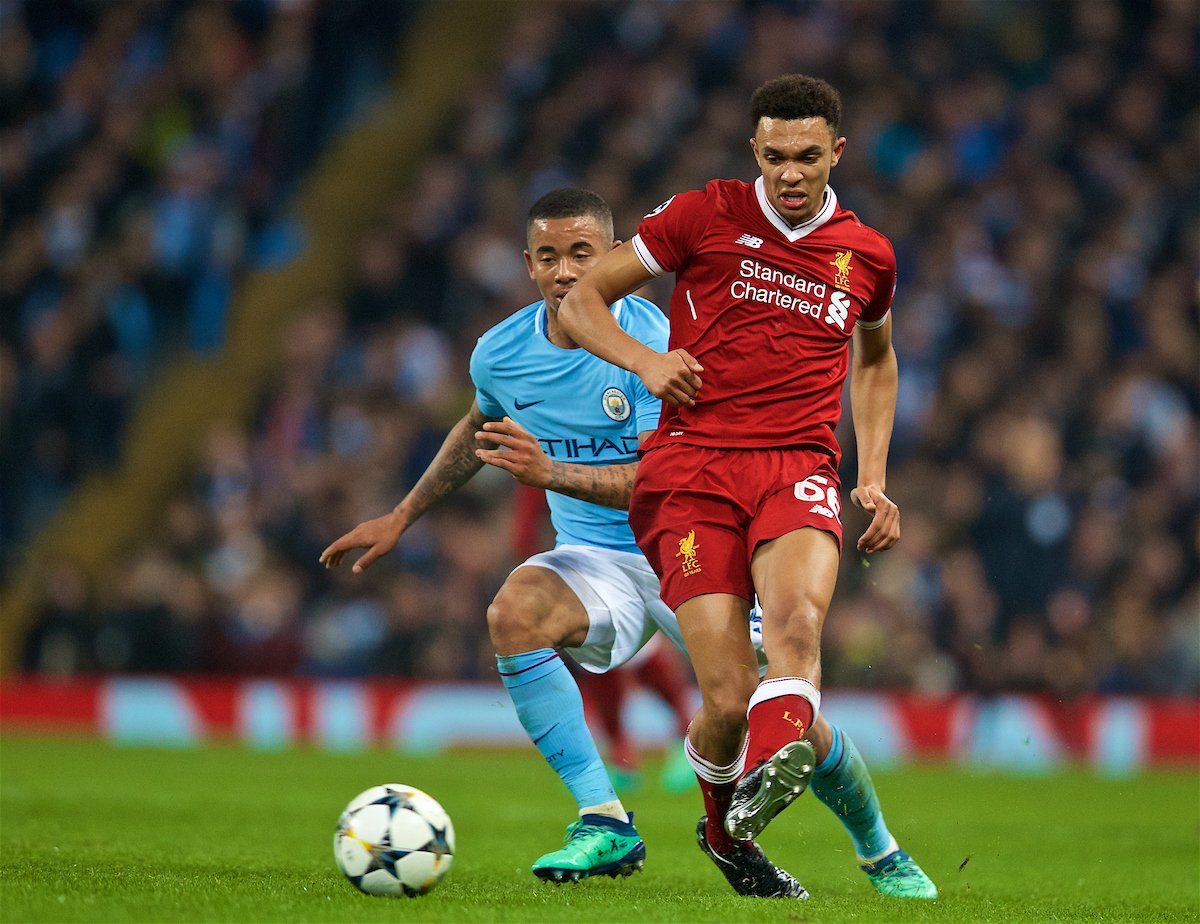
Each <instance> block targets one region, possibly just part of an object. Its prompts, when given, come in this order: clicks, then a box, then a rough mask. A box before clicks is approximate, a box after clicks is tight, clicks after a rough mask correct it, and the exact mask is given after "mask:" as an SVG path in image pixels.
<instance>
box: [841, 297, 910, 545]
mask: <svg viewBox="0 0 1200 924" xmlns="http://www.w3.org/2000/svg"><path fill="white" fill-rule="evenodd" d="M897 380H898V372H897V366H896V351H895V350H894V349H893V348H892V319H891V317H890V316H889V317H888V319H887V320H886V321H884V323H883V324H882V325H881V326H880V327H877V328H875V329H874V330H864V329H863V328H861V327H855V329H854V357H853V360H852V362H851V366H850V404H851V407H852V408H853V410H854V438H855V440H856V441H857V443H858V486H857V487H856V488H854V490H852V491H851V492H850V500H851V501H853V502H854V503H855V504H857V505H858V506H859V507H862V508H863V509H864V510H866V511H867V512H868V513H871V514H872V518H871V525H870V526H868V527H867V529H866V532H864V533H863V534H862V536H861V537H860V538H859V540H858V550H859V551H860V552H882V551H884V550H885V549H890V548H891V547H892V546H894V545H895V544H896V541H897V540H898V539H899V538H900V508H899V507H897V506H896V505H895V504H894V503H892V501H891V500H890V499H889V498H888V496H887V495H886V494H884V493H883V492H884V487H885V486H886V483H887V455H888V446H889V445H890V444H891V441H892V421H893V419H894V418H895V416H896V385H897Z"/></svg>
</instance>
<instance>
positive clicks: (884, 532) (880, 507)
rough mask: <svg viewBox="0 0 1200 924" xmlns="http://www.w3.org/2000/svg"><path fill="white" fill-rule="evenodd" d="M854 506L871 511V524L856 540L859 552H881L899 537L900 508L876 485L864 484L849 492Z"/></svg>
mask: <svg viewBox="0 0 1200 924" xmlns="http://www.w3.org/2000/svg"><path fill="white" fill-rule="evenodd" d="M850 500H851V502H853V503H854V505H855V506H856V507H861V508H862V509H863V510H865V511H867V512H868V513H873V514H874V516H873V517H872V518H871V525H870V526H868V527H867V531H866V532H865V533H863V534H862V536H861V538H859V540H858V550H859V551H860V552H867V553H870V552H883V551H885V550H887V549H890V548H891V547H892V546H894V545H895V544H896V542H897V541H898V540H899V539H900V508H899V507H897V506H896V505H895V504H893V503H892V502H891V501H890V500H889V499H888V496H887V495H886V494H884V493H883V489H882V488H880V487H879V486H878V485H873V484H866V485H860V486H859V487H857V488H854V489H853V490H851V492H850Z"/></svg>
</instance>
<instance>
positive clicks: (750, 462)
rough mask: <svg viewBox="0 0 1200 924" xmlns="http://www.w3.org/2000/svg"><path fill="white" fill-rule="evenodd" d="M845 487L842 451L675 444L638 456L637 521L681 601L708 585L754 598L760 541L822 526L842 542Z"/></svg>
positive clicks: (664, 581) (632, 507)
mask: <svg viewBox="0 0 1200 924" xmlns="http://www.w3.org/2000/svg"><path fill="white" fill-rule="evenodd" d="M840 489H841V483H840V482H839V481H838V476H837V469H836V468H835V467H834V460H833V459H832V458H830V457H829V456H828V455H826V454H825V453H823V452H818V451H816V450H810V449H794V448H793V449H710V448H708V447H706V446H688V445H686V444H682V443H668V444H667V445H665V446H659V447H657V448H655V449H652V450H650V451H649V452H648V453H646V454H645V455H644V456H643V457H642V460H641V462H640V463H639V465H638V472H637V478H636V480H635V481H634V483H633V495H632V496H631V498H630V502H629V525H630V526H632V527H633V535H634V538H635V539H637V544H638V546H639V547H640V548H641V550H642V552H644V553H645V555H646V558H647V559H648V560H649V561H650V565H651V567H652V568H654V570H655V572H656V573H657V574H658V577H659V582H660V584H661V586H662V590H661V596H662V599H663V602H664V603H666V604H667V606H669V607H670V608H671V609H672V610H674V609H678V608H679V605H680V604H681V603H683V602H684V601H686V600H690V599H691V598H692V597H697V596H699V595H700V594H734V595H736V596H738V597H743V598H744V599H746V600H753V599H754V586H753V583H752V581H751V579H750V557H751V555H753V554H754V550H755V548H757V546H758V544H759V543H760V542H767V541H769V540H771V539H778V538H779V537H780V536H782V535H784V534H786V533H790V532H792V531H793V530H797V529H801V528H803V527H805V526H813V527H816V528H817V529H821V530H824V531H825V532H827V533H831V534H832V535H833V537H834V538H835V539H836V540H837V543H838V549H839V550H840V549H841V546H842V520H841V499H840V497H839V493H838V492H839V491H840Z"/></svg>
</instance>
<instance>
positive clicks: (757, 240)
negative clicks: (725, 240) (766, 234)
mask: <svg viewBox="0 0 1200 924" xmlns="http://www.w3.org/2000/svg"><path fill="white" fill-rule="evenodd" d="M762 242H763V239H762V238H761V237H755V236H754V235H753V234H743V235H742V236H741V237H739V238H738V239H737V240H736V241H734V243H735V244H745V245H746V246H747V247H753V248H754V249H755V250H758V248H759V247H761V246H762Z"/></svg>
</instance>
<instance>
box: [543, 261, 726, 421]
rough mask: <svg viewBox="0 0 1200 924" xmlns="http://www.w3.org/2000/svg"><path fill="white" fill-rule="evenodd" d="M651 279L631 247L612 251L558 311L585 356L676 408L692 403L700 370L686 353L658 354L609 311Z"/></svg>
mask: <svg viewBox="0 0 1200 924" xmlns="http://www.w3.org/2000/svg"><path fill="white" fill-rule="evenodd" d="M653 278H654V274H653V273H651V272H650V271H649V270H648V269H646V267H645V265H644V264H643V263H642V261H641V260H640V259H639V258H638V255H637V251H635V250H634V249H633V246H632V245H631V244H628V243H625V244H622V245H621V246H620V247H614V248H613V249H612V250H610V251H609V252H608V253H606V254H605V255H604V256H603V257H602V258H601V259H600V261H599V262H598V263H597V264H596V265H595V266H593V267H592V268H591V269H589V270H588V271H587V275H585V276H584V277H583V278H582V279H580V280H579V282H577V283H575V286H574V287H573V288H572V289H571V291H570V292H568V293H567V297H566V298H564V299H563V301H562V304H561V305H559V306H558V320H559V323H560V324H562V326H563V329H564V330H565V331H566V332H567V334H568V335H569V336H570V337H571V339H572V340H574V341H575V342H576V343H578V344H579V345H580V346H581V347H583V348H584V349H585V350H587V351H588V352H589V353H594V354H595V355H596V356H599V357H600V358H601V359H603V360H606V361H608V362H610V363H612V364H613V365H614V366H620V367H621V368H622V369H628V370H629V371H630V372H632V373H633V374H634V375H636V376H637V377H638V378H640V379H641V380H642V382H644V383H645V385H646V388H647V389H648V390H649V391H650V393H651V394H652V395H654V397H656V398H660V399H661V400H663V401H666V402H667V403H668V404H671V405H674V406H675V407H678V406H680V405H688V406H689V407H690V406H691V405H693V404H695V403H696V401H695V397H696V392H697V391H699V390H700V386H701V384H702V383H701V381H700V375H699V373H701V372H703V371H704V367H703V366H701V365H700V363H698V362H696V360H695V359H693V358H692V357H691V356H689V355H688V353H687V351H686V350H672V351H671V352H669V353H656V352H655V351H654V350H652V349H650V347H648V346H646V345H645V344H644V343H642V342H641V341H640V340H637V339H635V338H633V337H631V336H629V334H627V333H625V331H624V330H622V329H621V325H620V324H619V323H618V322H617V319H616V318H614V317H613V314H612V312H611V311H610V310H609V306H610V305H612V303H613V302H615V301H616V300H617V299H619V298H623V297H624V296H626V295H628V294H629V293H630V292H633V291H634V290H636V289H640V288H641V287H642V286H644V285H645V284H646V283H647V282H649V281H650V280H651V279H653Z"/></svg>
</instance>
